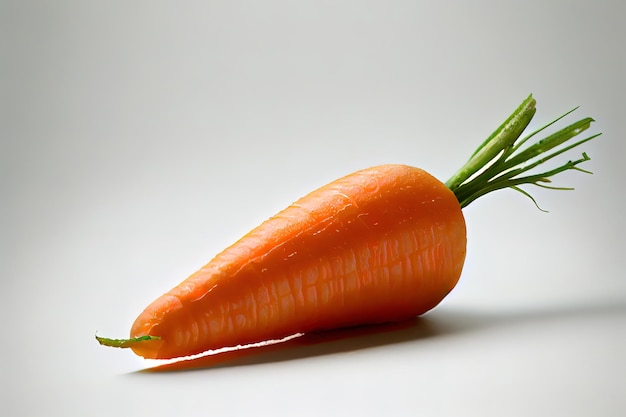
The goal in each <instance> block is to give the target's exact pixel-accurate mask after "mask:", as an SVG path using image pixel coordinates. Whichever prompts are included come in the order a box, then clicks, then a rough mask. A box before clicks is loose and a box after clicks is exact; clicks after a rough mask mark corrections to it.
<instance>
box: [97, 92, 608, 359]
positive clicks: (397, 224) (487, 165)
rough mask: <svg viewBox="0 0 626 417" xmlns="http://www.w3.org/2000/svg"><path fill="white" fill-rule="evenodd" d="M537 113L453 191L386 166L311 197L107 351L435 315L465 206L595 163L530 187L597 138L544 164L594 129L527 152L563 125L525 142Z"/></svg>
mask: <svg viewBox="0 0 626 417" xmlns="http://www.w3.org/2000/svg"><path fill="white" fill-rule="evenodd" d="M534 112H535V101H534V99H533V98H532V96H531V97H528V98H527V99H526V100H525V101H524V102H523V103H522V105H521V106H520V107H519V108H518V109H517V110H516V111H515V112H514V113H513V114H512V115H511V117H509V119H507V121H506V122H505V123H504V124H503V125H501V126H500V127H499V128H498V129H497V130H496V131H495V132H494V134H492V135H491V136H490V137H489V138H488V139H487V140H486V141H485V142H484V143H483V144H482V145H481V147H480V148H479V149H478V150H477V151H476V153H475V154H474V155H473V156H472V158H470V160H469V161H468V162H467V163H466V164H465V165H464V166H463V168H461V170H459V172H457V174H455V175H454V176H453V177H452V178H451V179H450V180H449V181H448V182H447V183H446V184H444V183H442V182H440V181H439V180H437V179H436V178H434V177H433V176H431V175H430V174H428V173H426V172H425V171H423V170H421V169H418V168H414V167H409V166H405V165H382V166H376V167H372V168H368V169H364V170H361V171H357V172H355V173H353V174H350V175H348V176H346V177H343V178H341V179H338V180H336V181H334V182H331V183H330V184H328V185H325V186H324V187H322V188H320V189H318V190H316V191H313V192H312V193H310V194H308V195H307V196H305V197H303V198H301V199H300V200H298V201H296V202H295V203H293V204H292V205H291V206H289V207H288V208H286V209H285V210H283V211H281V212H280V213H278V214H277V215H276V216H274V217H272V218H270V219H269V220H267V221H266V222H264V223H263V224H261V225H260V226H259V227H257V228H255V229H253V230H252V231H251V232H250V233H248V234H247V235H245V236H244V237H243V238H241V239H240V240H239V241H237V242H236V243H235V244H233V245H232V246H230V247H228V248H227V249H226V250H224V251H223V252H222V253H220V254H219V255H217V256H216V257H215V258H214V259H213V260H211V261H210V262H209V263H208V264H206V265H205V266H204V267H202V268H201V269H200V270H199V271H197V272H196V273H194V274H193V275H191V276H190V277H189V278H187V279H186V280H184V281H183V282H182V283H180V284H179V285H178V286H176V287H175V288H173V289H172V290H171V291H169V292H167V293H166V294H164V295H163V296H161V297H160V298H158V299H157V300H156V301H154V302H153V303H152V304H151V305H149V306H148V307H147V308H146V309H145V310H144V311H143V313H141V315H140V316H139V317H138V318H137V319H136V321H135V323H134V324H133V326H132V329H131V334H130V338H129V339H107V338H101V337H97V339H98V341H99V342H100V343H101V344H104V345H108V346H114V347H130V348H132V349H133V351H134V352H135V353H136V354H138V355H140V356H143V357H145V358H152V359H167V358H175V357H182V356H189V355H194V354H198V353H202V352H205V351H208V350H213V349H219V348H223V347H231V346H238V345H246V344H252V343H256V342H261V341H266V340H275V339H281V338H284V337H287V336H290V335H293V334H296V333H308V332H313V331H319V330H324V329H331V328H340V327H347V326H354V325H361V324H372V323H381V322H392V321H399V320H403V319H408V318H411V317H416V316H418V315H421V314H423V313H425V312H426V311H428V310H430V309H432V308H433V307H435V306H436V305H437V304H439V303H440V302H441V300H442V299H443V298H444V297H445V296H446V295H447V294H448V293H449V292H450V291H451V290H452V289H453V288H454V286H455V285H456V283H457V281H458V280H459V277H460V275H461V271H462V268H463V263H464V260H465V253H466V231H465V220H464V217H463V213H462V208H463V207H465V206H467V204H469V203H470V202H472V201H474V200H475V199H476V198H478V197H480V196H482V195H484V194H486V193H488V192H491V191H494V190H497V189H501V188H513V189H515V190H517V191H520V192H522V193H524V194H525V195H526V196H528V197H530V195H529V194H528V193H527V192H526V191H523V190H521V189H520V188H519V185H522V184H535V185H540V186H545V184H544V183H545V182H548V181H549V180H548V177H550V176H553V175H555V174H557V173H559V172H562V171H564V170H568V169H577V170H580V168H578V167H577V165H578V164H579V163H581V162H584V161H586V160H588V159H589V158H588V157H587V155H586V154H584V153H583V157H582V158H581V159H579V160H576V161H569V162H567V163H565V164H564V165H562V166H559V167H558V168H555V169H552V170H549V171H545V172H542V173H539V174H533V175H526V176H524V175H523V174H524V173H525V172H527V171H528V170H530V169H532V168H535V167H536V166H538V165H540V164H542V163H544V162H546V161H547V160H549V159H551V158H552V157H554V156H557V155H559V154H561V153H563V152H565V151H567V150H569V149H571V148H573V147H575V146H578V145H580V144H581V143H584V142H586V141H588V140H591V139H593V138H594V137H596V136H598V135H594V136H591V137H588V138H586V139H583V140H580V141H579V142H576V143H574V144H571V145H568V146H566V147H562V148H560V149H558V150H555V151H554V152H552V153H550V154H547V155H546V153H547V152H549V151H550V150H552V149H555V148H557V147H558V146H560V145H562V144H563V143H565V142H566V141H568V140H569V139H571V138H572V137H574V136H576V135H578V134H579V133H580V132H582V131H583V130H585V129H587V128H588V127H589V126H590V124H591V121H592V120H591V119H589V118H586V119H582V120H580V121H578V122H576V123H574V124H572V125H569V126H567V127H566V128H564V129H562V130H560V131H558V132H556V133H554V134H552V135H550V136H548V137H547V138H544V139H543V140H541V141H538V142H536V143H535V144H533V145H530V146H527V147H525V148H524V149H521V145H523V144H524V142H526V141H527V140H528V139H530V138H531V137H533V136H534V135H535V134H536V133H538V132H539V131H541V130H543V129H544V128H545V127H547V126H549V125H551V124H552V123H554V122H552V123H550V124H548V125H547V126H544V127H543V128H541V129H539V130H538V131H537V132H534V133H532V134H530V135H529V136H527V137H525V138H523V139H521V140H519V141H518V139H519V137H520V135H521V133H522V132H523V131H524V129H525V128H526V126H527V124H528V123H529V122H530V119H531V118H532V117H533V115H534ZM566 114H568V113H566ZM562 117H563V116H562ZM559 119H560V118H559ZM559 119H557V120H555V122H556V121H558V120H559ZM530 198H531V199H532V197H530ZM533 201H534V200H533Z"/></svg>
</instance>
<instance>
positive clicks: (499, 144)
mask: <svg viewBox="0 0 626 417" xmlns="http://www.w3.org/2000/svg"><path fill="white" fill-rule="evenodd" d="M535 104H536V101H535V99H534V98H533V97H532V95H530V96H528V98H526V100H524V102H523V103H522V104H521V105H520V106H519V107H518V108H517V109H516V110H515V111H514V112H513V114H511V116H510V117H509V118H508V119H507V120H506V121H505V122H504V123H503V124H502V125H501V126H500V127H498V129H496V131H495V132H494V133H493V134H492V135H491V136H489V138H487V140H486V141H485V142H483V144H482V145H481V146H479V147H478V149H477V150H476V151H475V152H474V153H473V154H472V156H471V157H470V159H469V160H468V161H467V162H466V163H465V165H463V166H462V167H461V169H459V170H458V171H457V172H456V174H454V175H453V176H452V177H451V178H450V179H449V180H448V181H447V182H446V186H447V187H448V188H450V190H452V192H454V194H455V195H456V197H457V199H458V200H459V203H460V204H461V207H467V205H469V204H470V203H471V202H472V201H474V200H476V199H477V198H479V197H481V196H483V195H485V194H487V193H490V192H492V191H495V190H500V189H503V188H511V189H513V190H515V191H518V192H520V193H522V194H524V195H525V196H527V197H529V198H530V199H531V200H533V202H535V200H534V198H533V197H532V196H531V195H530V194H529V193H528V192H526V191H525V190H523V189H521V188H520V186H521V185H524V184H533V185H536V186H539V187H544V188H551V189H557V190H569V189H571V188H566V187H554V186H550V185H548V184H550V183H551V181H550V177H552V176H554V175H556V174H558V173H560V172H563V171H567V170H577V171H581V172H585V173H589V171H586V170H583V169H581V168H579V167H578V165H579V164H581V163H583V162H585V161H588V160H589V159H590V158H589V156H587V154H586V153H584V152H583V153H582V157H581V158H579V159H576V160H569V161H567V162H566V163H564V164H563V165H560V166H558V167H556V168H553V169H550V170H546V171H543V172H539V173H534V174H529V175H522V174H524V173H527V172H528V171H530V170H532V169H534V168H536V167H538V166H539V165H542V164H543V163H545V162H547V161H548V160H550V159H552V158H554V157H556V156H558V155H561V154H562V153H564V152H566V151H569V150H570V149H572V148H575V147H577V146H579V145H582V144H583V143H586V142H588V141H590V140H592V139H594V138H596V137H598V136H600V133H598V134H595V135H591V136H589V137H587V138H585V139H581V140H578V141H576V142H573V143H571V144H569V145H567V146H564V147H561V148H560V149H557V150H554V151H553V152H552V153H549V152H550V151H552V150H553V149H555V148H558V147H559V146H561V145H563V144H565V143H566V142H568V141H569V140H570V139H572V138H574V137H576V136H578V135H579V134H580V133H582V132H583V131H585V130H587V129H588V128H589V127H590V126H591V123H592V122H593V121H594V120H593V119H592V118H590V117H586V118H584V119H581V120H579V121H577V122H574V123H572V124H570V125H568V126H566V127H565V128H563V129H561V130H559V131H557V132H555V133H553V134H551V135H549V136H547V137H545V138H543V139H540V140H539V141H537V142H535V143H533V144H532V145H530V146H527V147H525V148H524V149H522V146H523V145H524V144H525V143H526V142H528V141H529V140H530V139H532V138H533V137H534V136H535V135H537V134H538V133H540V132H542V131H544V130H545V129H546V128H548V127H550V126H552V125H553V124H555V123H557V122H558V121H560V120H561V119H563V118H564V117H566V116H568V115H569V114H570V113H572V112H573V111H574V110H576V109H573V110H570V111H568V112H567V113H565V114H563V115H562V116H560V117H558V118H557V119H555V120H553V121H552V122H550V123H548V124H546V125H544V126H542V127H540V128H539V129H537V130H536V131H534V132H532V133H530V134H528V135H527V136H525V137H523V138H522V139H520V136H521V134H522V133H523V132H524V130H525V129H526V127H527V126H528V124H529V123H530V121H531V120H532V118H533V116H534V114H535V110H536V108H535ZM535 204H536V202H535Z"/></svg>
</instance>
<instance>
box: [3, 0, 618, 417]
mask: <svg viewBox="0 0 626 417" xmlns="http://www.w3.org/2000/svg"><path fill="white" fill-rule="evenodd" d="M624 4H625V3H624V2H622V1H617V0H616V1H584V2H583V1H574V2H572V1H550V0H541V1H526V2H510V1H474V2H461V1H445V2H432V1H428V2H426V1H352V2H350V1H282V2H281V1H207V2H193V1H180V2H160V1H138V2H126V1H108V2H96V1H73V2H72V1H56V2H44V1H40V2H38V1H2V2H1V3H0V20H1V22H0V30H1V31H2V33H1V36H0V45H1V47H2V53H1V56H0V59H1V65H0V77H1V79H0V81H1V85H0V88H1V90H0V100H1V102H0V105H1V106H2V107H1V109H0V144H1V148H0V157H1V158H2V160H1V166H0V169H1V177H0V181H1V183H0V186H1V187H2V188H1V194H0V198H1V204H0V210H1V211H0V214H1V216H0V219H1V222H2V224H1V225H0V226H1V229H0V230H2V232H0V236H1V244H2V251H1V261H0V272H1V276H0V292H1V295H2V302H1V303H0V329H1V332H2V341H1V342H0V353H1V355H0V356H1V358H2V359H1V360H2V365H1V368H2V370H1V371H0V382H1V390H0V414H1V415H3V416H70V415H83V416H85V415H89V416H98V415H107V416H109V415H116V414H123V415H142V416H161V415H180V416H183V415H184V416H194V415H211V416H240V415H241V416H243V415H245V416H251V415H259V416H265V415H274V416H276V415H289V416H293V415H305V416H322V415H339V416H346V415H355V416H366V415H373V416H379V415H394V416H405V415H424V416H461V415H462V416H482V417H485V416H555V415H563V416H577V415H580V416H590V415H596V416H622V415H625V414H626V399H625V398H626V396H625V395H624V394H625V392H624V387H625V386H626V377H625V375H626V359H625V356H624V352H626V335H625V332H626V280H625V279H624V268H623V264H624V256H625V253H624V248H625V244H624V235H625V233H626V229H625V227H624V216H623V203H622V201H623V199H622V197H621V196H620V194H621V192H622V190H623V180H622V178H623V166H622V162H623V161H622V159H623V156H624V154H625V153H624V151H625V146H624V127H623V123H624V97H626V88H625V82H624V74H626V65H625V60H624V58H625V50H624V39H626V31H625V29H624V22H625V21H626V6H624ZM529 93H533V94H534V96H535V97H536V98H537V100H538V109H539V110H538V113H537V116H536V118H535V121H534V122H533V126H538V125H540V124H541V123H544V122H547V121H549V120H551V119H552V118H554V117H555V116H558V115H560V114H561V113H563V112H564V111H566V110H569V109H571V108H573V107H575V106H578V105H580V106H581V108H580V109H579V110H578V111H577V112H576V113H575V115H574V116H573V117H572V118H571V119H568V120H570V121H574V119H576V118H582V117H584V116H587V115H589V116H593V117H594V118H595V119H596V120H597V122H596V123H595V124H594V126H593V132H599V131H602V132H603V133H604V134H603V136H601V137H600V139H597V140H595V141H593V142H591V143H589V144H587V145H585V146H584V148H583V149H581V150H580V151H582V150H585V151H586V152H587V153H588V154H589V155H590V156H591V157H592V160H591V161H590V162H589V163H587V164H586V168H587V169H590V170H592V171H593V172H594V175H584V174H582V173H577V172H568V173H565V174H564V175H562V176H560V178H557V179H556V185H563V186H570V185H572V186H575V187H576V191H573V192H555V191H546V190H533V189H531V191H533V193H534V195H535V196H536V197H537V199H538V202H539V204H540V205H541V206H542V207H543V208H545V209H548V210H549V211H550V213H549V214H545V213H542V212H540V211H539V210H537V209H536V208H535V207H534V205H533V204H532V202H531V201H530V200H528V199H526V198H524V197H523V196H522V195H521V194H518V193H515V192H513V191H501V192H499V193H496V194H493V195H490V196H487V197H485V198H483V199H482V200H479V201H478V202H476V203H474V204H473V205H472V206H470V207H468V208H467V209H466V210H465V215H466V220H467V223H468V239H469V242H468V244H469V247H468V259H467V263H466V267H465V270H464V272H463V276H462V278H461V282H460V283H459V285H458V286H457V288H456V289H455V291H454V292H453V293H452V294H451V295H450V296H449V297H448V298H447V299H446V300H444V302H443V303H442V304H441V305H440V306H439V307H438V308H436V309H435V310H433V311H432V312H431V313H429V314H427V315H426V316H425V317H424V318H422V319H419V320H416V321H415V322H414V323H406V324H404V325H403V326H399V327H393V326H392V327H383V328H379V329H366V330H360V331H357V332H354V331H346V332H339V333H337V334H331V335H326V336H317V337H316V338H312V339H305V340H300V341H296V342H295V343H292V344H287V345H286V346H282V347H278V348H275V349H270V350H262V351H260V352H255V353H250V354H245V355H241V356H237V357H234V358H231V357H226V359H228V360H226V359H223V360H219V361H215V362H214V363H213V366H209V365H211V364H209V363H204V365H203V366H198V368H199V369H196V370H192V371H189V370H187V371H179V372H157V373H155V372H137V371H140V370H142V369H146V368H150V367H152V366H155V364H154V363H150V362H146V361H144V360H142V359H140V358H138V357H136V356H134V355H133V354H132V352H130V351H123V350H115V349H106V348H104V347H101V346H99V345H98V344H97V343H96V341H95V340H94V334H95V333H96V331H97V332H98V333H99V334H101V335H106V336H111V337H125V336H126V335H127V334H128V330H129V328H130V325H131V323H132V321H133V320H134V318H135V317H136V315H137V314H138V313H139V312H140V311H141V310H142V309H143V308H144V307H145V306H146V305H147V304H148V303H149V302H150V301H152V300H153V299H154V298H155V297H157V296H158V295H160V294H161V293H163V292H165V291H166V290H168V289H169V288H170V287H172V286H174V285H176V284H177V283H178V282H179V281H181V280H182V279H183V278H185V277H186V276H187V275H188V274H190V273H191V272H193V271H194V270H195V269H197V268H198V267H200V266H201V265H203V264H204V263H205V262H207V261H208V260H209V259H210V258H211V257H212V256H213V255H214V254H216V253H217V252H218V251H219V250H221V249H222V248H224V247H225V246H227V245H228V244H230V243H232V242H233V241H234V240H236V239H237V238H238V237H240V236H241V235H242V234H244V233H245V232H247V231H248V230H249V229H250V228H252V227H254V226H255V225H256V224H258V223H259V222H261V221H262V220H264V219H265V218H267V217H269V216H270V215H272V214H274V213H275V212H276V211H278V210H280V209H281V208H283V207H284V206H286V205H288V204H289V203H291V202H292V201H293V200H295V199H297V198H298V197H300V196H301V195H303V194H305V193H307V192H309V191H310V190H312V189H314V188H316V187H318V186H320V185H323V184H324V183H326V182H328V181H330V180H332V179H334V178H336V177H338V176H342V175H344V174H347V173H349V172H351V171H353V170H356V169H358V168H364V167H367V166H370V165H374V164H382V163H391V162H393V163H406V164H411V165H415V166H420V167H422V168H424V169H426V170H428V171H430V172H431V173H432V174H433V175H435V176H437V177H439V178H440V179H442V180H446V179H447V178H448V177H449V176H450V175H451V174H452V173H453V172H454V171H455V170H456V169H457V168H458V167H459V166H460V165H461V164H462V163H463V162H464V161H465V160H466V158H467V157H468V156H469V155H470V153H471V152H472V151H473V149H474V148H475V147H476V146H477V145H478V144H479V143H480V142H481V141H482V140H483V139H484V138H485V137H486V136H487V135H489V134H490V133H491V131H492V130H493V129H494V128H495V127H496V126H497V125H498V124H499V123H500V122H501V121H503V120H504V119H505V118H506V117H507V116H508V114H509V113H510V112H511V111H512V110H513V109H514V108H515V107H516V106H517V105H518V104H519V103H520V102H521V101H522V100H523V99H524V98H525V97H526V96H527V95H528V94H529ZM580 151H578V150H576V151H575V152H574V153H573V154H572V156H571V157H572V158H575V157H578V156H579V155H580ZM200 365H201V364H200Z"/></svg>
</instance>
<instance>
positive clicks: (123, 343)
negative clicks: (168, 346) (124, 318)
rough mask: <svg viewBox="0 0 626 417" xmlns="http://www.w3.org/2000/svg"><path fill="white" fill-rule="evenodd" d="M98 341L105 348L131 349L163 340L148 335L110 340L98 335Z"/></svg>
mask: <svg viewBox="0 0 626 417" xmlns="http://www.w3.org/2000/svg"><path fill="white" fill-rule="evenodd" d="M96 340H97V341H98V343H100V344H101V345H103V346H110V347H116V348H129V347H132V346H133V345H136V344H137V343H142V342H145V341H148V340H161V338H160V337H159V336H150V335H146V336H139V337H133V338H130V339H109V338H106V337H100V336H98V335H96Z"/></svg>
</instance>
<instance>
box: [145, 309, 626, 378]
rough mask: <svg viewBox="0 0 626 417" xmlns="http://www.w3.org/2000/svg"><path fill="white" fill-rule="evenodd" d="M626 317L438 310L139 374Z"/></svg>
mask: <svg viewBox="0 0 626 417" xmlns="http://www.w3.org/2000/svg"><path fill="white" fill-rule="evenodd" d="M603 315H626V303H624V302H617V303H602V304H589V305H578V306H576V305H574V306H561V307H559V306H555V307H552V308H540V309H537V310H524V311H509V312H501V313H496V312H486V311H463V310H457V309H439V310H437V311H435V312H433V313H429V314H426V315H424V316H421V317H417V318H415V319H411V320H407V321H403V322H399V323H389V324H378V325H368V326H359V327H351V328H346V329H339V330H330V331H325V332H318V333H310V334H305V335H299V336H295V337H293V338H290V339H288V340H284V341H278V342H273V343H268V344H265V345H262V346H256V345H255V346H250V347H240V348H233V349H232V350H226V351H221V352H218V353H210V354H207V355H204V356H199V357H195V358H191V359H183V360H178V361H175V362H169V363H165V364H162V365H157V366H154V367H151V368H147V369H143V370H140V371H137V372H136V374H149V373H167V372H182V371H193V370H203V369H216V368H224V367H235V366H252V365H261V364H266V363H278V362H284V361H290V360H299V359H306V358H310V357H319V356H323V355H333V354H340V353H346V352H352V351H358V350H362V349H371V348H376V347H381V346H388V345H393V344H400V343H406V342H413V341H418V340H425V339H432V338H436V337H446V336H452V335H459V334H463V333H473V332H478V331H483V330H488V329H491V328H494V327H501V326H508V327H511V326H516V325H521V324H526V323H532V322H546V321H550V320H561V319H567V318H572V317H594V316H603Z"/></svg>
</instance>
